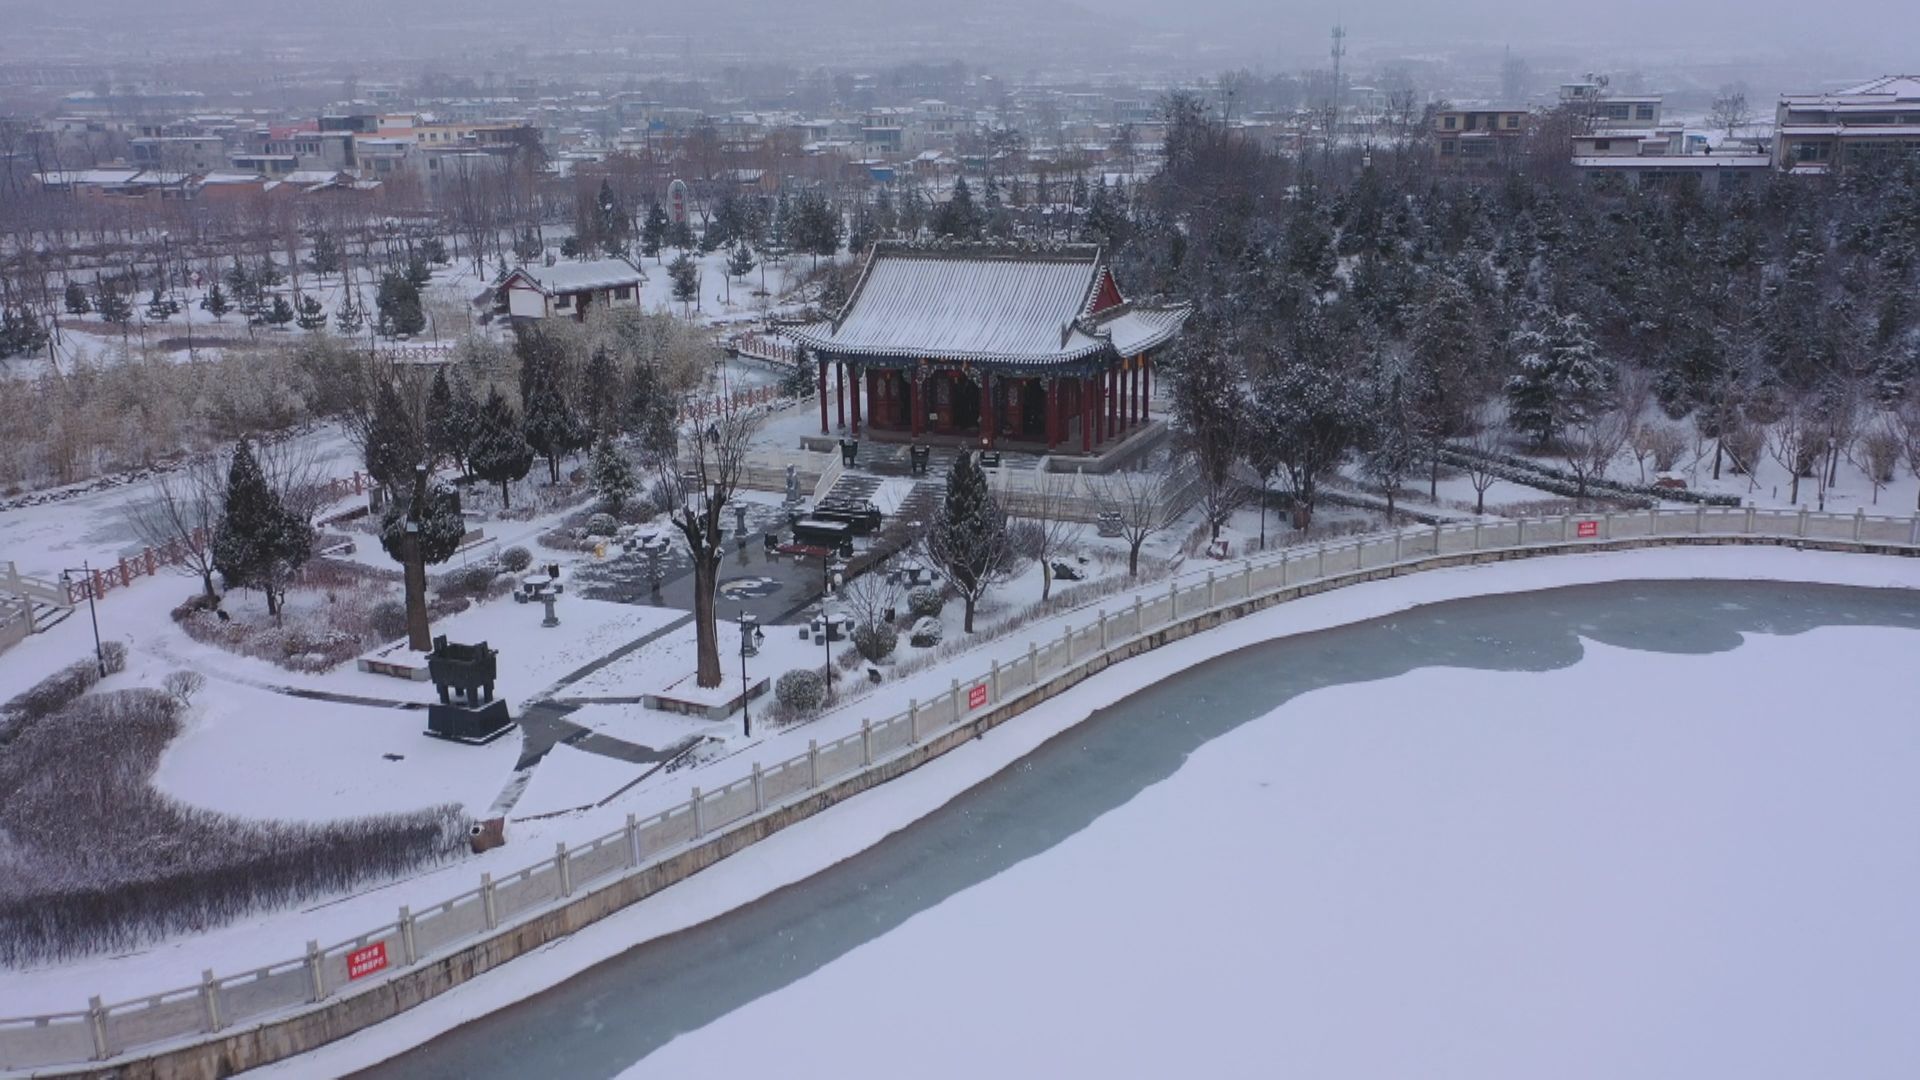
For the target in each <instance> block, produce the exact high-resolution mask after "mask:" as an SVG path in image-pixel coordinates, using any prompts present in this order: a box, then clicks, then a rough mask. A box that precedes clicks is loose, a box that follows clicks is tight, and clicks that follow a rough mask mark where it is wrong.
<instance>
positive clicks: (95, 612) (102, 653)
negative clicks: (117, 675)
mask: <svg viewBox="0 0 1920 1080" xmlns="http://www.w3.org/2000/svg"><path fill="white" fill-rule="evenodd" d="M80 580H81V581H83V582H85V583H86V590H87V616H88V617H89V618H91V619H92V620H93V658H94V659H95V660H96V661H98V662H99V664H100V677H101V678H103V679H104V678H106V677H107V650H106V648H105V647H104V646H102V645H101V644H100V609H99V608H98V607H95V606H94V602H93V593H94V588H93V568H92V567H91V566H90V565H88V564H87V563H86V562H84V561H83V562H82V563H81V564H80ZM60 583H61V584H62V585H65V586H66V587H67V595H68V596H72V595H73V571H72V570H62V571H60Z"/></svg>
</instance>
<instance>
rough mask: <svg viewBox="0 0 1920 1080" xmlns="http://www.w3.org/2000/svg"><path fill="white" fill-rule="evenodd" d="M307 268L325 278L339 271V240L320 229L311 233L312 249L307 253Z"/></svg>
mask: <svg viewBox="0 0 1920 1080" xmlns="http://www.w3.org/2000/svg"><path fill="white" fill-rule="evenodd" d="M307 269H309V270H311V271H313V272H314V273H315V274H318V275H319V276H320V277H322V278H325V277H326V276H327V275H328V274H337V273H339V272H340V241H338V240H336V239H334V237H333V234H332V233H331V232H328V231H327V230H325V229H321V230H319V231H318V232H316V233H314V234H313V249H312V250H311V251H309V252H308V253H307Z"/></svg>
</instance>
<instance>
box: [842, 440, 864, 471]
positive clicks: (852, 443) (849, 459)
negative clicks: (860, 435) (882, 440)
mask: <svg viewBox="0 0 1920 1080" xmlns="http://www.w3.org/2000/svg"><path fill="white" fill-rule="evenodd" d="M859 456H860V443H859V442H858V441H856V440H854V439H841V440H840V464H842V465H851V464H853V459H854V458H856V457H859Z"/></svg>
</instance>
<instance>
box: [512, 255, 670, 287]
mask: <svg viewBox="0 0 1920 1080" xmlns="http://www.w3.org/2000/svg"><path fill="white" fill-rule="evenodd" d="M514 274H516V275H523V276H525V277H526V279H527V280H529V281H531V282H532V283H533V284H534V285H535V286H537V287H538V288H539V289H540V291H541V292H544V293H547V294H548V295H552V294H554V293H570V292H586V291H587V290H589V289H610V288H614V287H616V286H620V285H638V284H639V283H640V282H642V281H645V280H646V277H647V275H646V273H645V272H644V271H642V270H641V269H640V268H639V267H638V266H635V265H634V264H633V263H630V262H628V261H627V260H625V259H590V260H588V261H586V262H561V263H555V264H553V265H552V266H522V267H520V268H518V269H516V270H515V271H514Z"/></svg>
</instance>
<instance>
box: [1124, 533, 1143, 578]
mask: <svg viewBox="0 0 1920 1080" xmlns="http://www.w3.org/2000/svg"><path fill="white" fill-rule="evenodd" d="M1127 576H1128V577H1139V576H1140V542H1137V541H1136V542H1135V543H1133V544H1131V545H1129V546H1128V548H1127Z"/></svg>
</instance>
